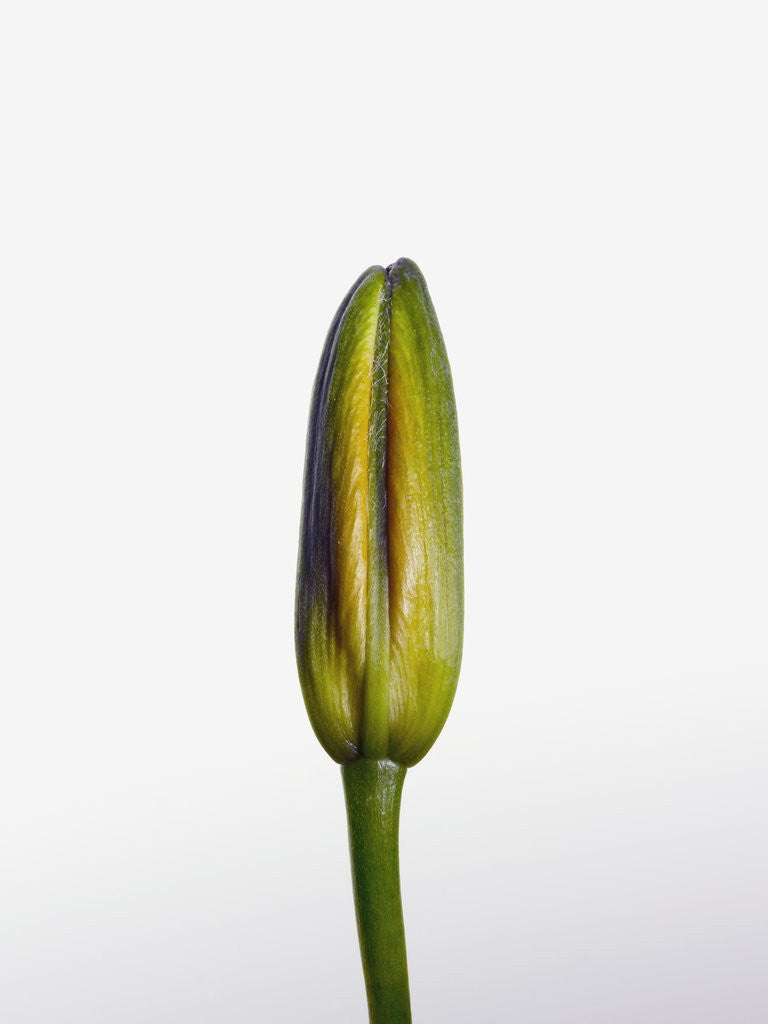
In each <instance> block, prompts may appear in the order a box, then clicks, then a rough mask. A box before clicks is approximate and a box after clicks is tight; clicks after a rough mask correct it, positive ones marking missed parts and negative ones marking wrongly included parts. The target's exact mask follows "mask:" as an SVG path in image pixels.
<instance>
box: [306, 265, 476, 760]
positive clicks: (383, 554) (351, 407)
mask: <svg viewBox="0 0 768 1024" xmlns="http://www.w3.org/2000/svg"><path fill="white" fill-rule="evenodd" d="M462 623H463V566H462V497H461V467H460V459H459V444H458V432H457V425H456V407H455V402H454V397H453V385H452V382H451V371H450V367H449V364H448V358H447V355H446V351H445V345H444V343H443V338H442V335H441V333H440V328H439V326H438V322H437V318H436V316H435V311H434V309H433V307H432V302H431V300H430V298H429V293H428V292H427V287H426V284H425V281H424V278H423V277H422V275H421V273H420V271H419V269H418V267H417V266H416V265H415V264H414V263H412V262H411V261H410V260H399V261H398V262H397V263H395V264H394V265H393V266H392V267H389V268H387V269H386V270H385V269H383V268H382V267H372V268H371V269H370V270H368V271H366V273H364V274H363V275H362V277H360V278H359V279H358V281H357V282H356V283H355V285H354V286H353V288H352V290H351V291H350V292H349V294H348V295H347V297H346V299H345V300H344V302H343V303H342V305H341V307H340V308H339V310H338V312H337V314H336V317H335V319H334V321H333V323H332V325H331V329H330V331H329V334H328V338H327V341H326V344H325V348H324V350H323V354H322V358H321V360H320V367H319V370H318V373H317V379H316V382H315V388H314V393H313V397H312V406H311V412H310V418H309V433H308V439H307V457H306V470H305V481H304V507H303V514H302V526H301V542H300V551H299V567H298V583H297V594H296V650H297V660H298V667H299V675H300V679H301V685H302V690H303V693H304V699H305V702H306V706H307V711H308V713H309V717H310V720H311V722H312V725H313V727H314V729H315V732H316V733H317V736H318V738H319V739H320V742H321V743H322V744H323V746H324V747H325V749H326V750H327V752H328V753H329V754H330V755H331V757H333V758H334V759H335V760H336V761H338V762H340V763H342V764H343V763H346V762H349V761H353V760H355V759H357V758H370V759H376V760H382V759H389V760H391V761H393V762H395V763H396V764H399V765H403V766H409V765H412V764H415V763H416V762H417V761H418V760H420V759H421V758H422V757H423V756H424V754H425V753H426V752H427V751H428V750H429V748H430V747H431V746H432V744H433V743H434V741H435V739H436V738H437V736H438V734H439V732H440V730H441V729H442V727H443V724H444V722H445V719H446V717H447V715H448V712H449V710H450V707H451V702H452V700H453V695H454V692H455V689H456V682H457V679H458V673H459V665H460V661H461V647H462Z"/></svg>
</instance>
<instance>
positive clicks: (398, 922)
mask: <svg viewBox="0 0 768 1024" xmlns="http://www.w3.org/2000/svg"><path fill="white" fill-rule="evenodd" d="M405 771H406V770H405V768H403V767H402V766H401V765H399V764H395V763H394V761H386V760H385V761H371V760H368V759H367V758H359V759H358V760H356V761H350V762H349V763H348V764H345V765H342V768H341V775H342V779H343V780H344V795H345V797H346V801H347V821H348V823H349V852H350V858H351V860H352V885H353V889H354V893H355V911H356V914H357V932H358V936H359V938H360V953H361V956H362V958H363V974H364V975H365V988H366V991H367V993H368V1012H369V1014H370V1024H410V1021H411V1000H410V995H409V992H408V964H407V962H406V957H405V929H404V928H403V905H402V902H401V900H400V866H399V859H398V843H397V834H398V825H399V821H400V794H401V793H402V791H403V780H404V779H405Z"/></svg>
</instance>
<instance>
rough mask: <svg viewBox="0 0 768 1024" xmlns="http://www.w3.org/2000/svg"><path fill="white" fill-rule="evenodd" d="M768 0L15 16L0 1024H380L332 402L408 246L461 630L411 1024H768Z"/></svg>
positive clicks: (4, 317)
mask: <svg viewBox="0 0 768 1024" xmlns="http://www.w3.org/2000/svg"><path fill="white" fill-rule="evenodd" d="M764 11H765V9H764V5H763V4H761V3H739V2H729V3H725V2H722V3H681V2H669V0H665V2H663V3H655V2H646V3H642V4H640V3H637V4H635V3H618V4H617V3H607V2H606V3H594V2H587V3H579V4H566V3H547V2H536V3H519V4H510V5H506V4H490V3H486V2H476V3H473V4H471V5H467V6H466V7H459V6H458V5H451V4H443V5H437V4H425V3H420V2H418V0H411V2H409V3H397V2H394V3H389V4H386V5H381V4H379V5H370V4H367V5H363V4H359V3H351V2H350V3H346V4H342V3H338V2H335V3H330V4H316V5H310V4H306V5H301V4H293V5H291V4H285V5H279V4H273V5H270V6H269V7H267V6H266V5H259V4H258V3H257V2H253V0H252V2H249V3H226V2H219V3H216V4H213V3H194V2H193V3H184V4H181V3H168V2H157V0H155V2H152V3H141V2H133V3H109V4H105V3H78V2H73V3H67V4H57V3H35V2H24V3H21V2H17V3H14V2H9V3H6V4H4V5H3V13H2V24H1V25H0V51H1V52H0V79H1V81H0V103H1V104H2V124H1V126H0V129H1V133H2V134H1V138H0V141H1V142H2V161H1V162H0V175H1V176H2V188H1V189H0V210H1V217H2V222H1V223H0V249H1V253H2V257H1V258H2V267H1V268H0V290H1V293H2V298H1V300H0V318H1V322H0V331H1V337H2V367H0V421H1V422H0V445H1V446H2V456H1V458H2V462H1V465H0V474H1V475H0V481H1V486H2V503H1V504H0V520H1V522H0V591H1V596H2V608H1V609H0V637H1V643H0V657H1V658H2V665H1V677H0V678H1V681H2V701H1V708H0V794H1V795H0V829H1V831H2V837H1V841H0V888H1V889H2V892H0V908H1V912H0V938H1V941H2V951H1V955H0V970H1V971H2V978H0V1019H2V1020H3V1021H4V1022H6V1024H33V1022H34V1024H107V1022H109V1024H129V1022H130V1024H173V1022H177V1021H178V1022H184V1024H222V1022H225V1024H252V1022H256V1021H258V1022H265V1024H272V1022H275V1024H277V1022H289V1024H294V1022H296V1024H304V1022H309V1021H311V1022H313V1024H331V1022H334V1024H339V1022H346V1024H359V1022H361V1021H363V1020H364V1019H365V1009H364V996H363V987H362V975H361V971H360V966H359V960H358V953H357V945H356V936H355V930H354V918H353V908H352V897H351V887H350V879H349V867H348V860H347V849H346V835H345V822H344V811H343V800H342V792H341V784H340V780H339V777H338V769H337V768H336V767H335V766H334V765H333V763H332V762H331V761H330V760H329V759H328V758H327V757H326V755H325V754H324V753H323V751H322V750H321V748H320V746H319V745H318V743H317V742H316V740H315V738H314V736H313V734H312V732H311V730H310V727H309V724H308V721H307V718H306V715H305V712H304V708H303V704H302V701H301V696H300V690H299V685H298V681H297V677H296V671H295V665H294V657H293V585H294V571H295V559H296V546H297V535H298V517H299V506H300V496H301V477H302V466H303V458H304V432H305V427H306V419H307V412H308V408H309V397H310V389H311V384H312V380H313V376H314V372H315V368H316V364H317V360H318V358H319V355H320V350H321V347H322V344H323V340H324V336H325V331H326V329H327V326H328V324H329V322H330V320H331V317H332V315H333V313H334V311H335V308H336V306H337V304H338V302H339V301H340V300H341V298H342V296H343V295H344V293H345V291H346V290H347V288H348V286H349V285H350V284H351V282H352V281H353V280H354V279H355V277H356V276H357V275H358V274H359V273H360V272H361V271H362V270H363V269H364V268H365V267H366V266H368V265H369V264H371V263H384V264H386V263H389V262H392V261H393V260H395V259H396V258H397V257H399V256H410V257H412V258H413V259H415V260H416V261H417V262H418V263H419V264H420V266H421V268H422V270H423V271H424V274H425V275H426V278H427V281H428V283H429V285H430V289H431V292H432V296H433V299H434V302H435V306H436V308H437V311H438V315H439V317H440V320H441V323H442V327H443V331H444V334H445V337H446V343H447V346H448V351H449V355H450V358H451V361H452V365H453V371H454V379H455V386H456V394H457V402H458V408H459V419H460V429H461V437H462V449H463V459H464V478H465V503H466V523H465V526H466V604H467V616H466V640H465V659H464V666H463V672H462V677H461V681H460V684H459V690H458V694H457V698H456V702H455V704H454V708H453V711H452V714H451V716H450V718H449V720H448V724H447V726H446V728H445V730H444V732H443V735H442V736H441V738H440V740H439V741H438V743H437V745H436V746H435V748H434V749H433V750H432V752H431V753H430V754H429V756H428V757H427V758H426V760H425V761H424V762H423V763H422V764H421V765H419V766H418V767H417V768H415V769H414V770H413V771H412V772H410V773H409V776H408V778H407V780H406V788H405V793H404V799H403V821H402V833H401V845H402V874H403V891H404V901H405V912H406V925H407V931H408V941H409V959H410V968H411V977H412V998H413V1006H414V1018H415V1020H416V1022H417V1024H437V1022H440V1024H469V1022H472V1024H476V1022H477V1024H506V1022H513V1024H764V1022H765V1021H766V1020H767V1019H768V980H766V975H765V960H766V951H767V950H768V887H766V885H765V864H766V858H767V857H768V826H767V823H766V812H765V804H766V797H765V789H766V776H767V775H768V773H767V772H766V760H767V758H766V714H767V713H768V700H767V698H766V692H767V687H766V684H767V683H768V648H767V643H766V640H767V637H768V488H767V485H766V467H767V462H766V456H767V455H768V452H767V451H766V449H767V447H768V402H767V401H766V388H767V385H768V374H767V370H768V360H767V357H766V352H767V349H766V344H767V341H768V334H767V332H766V328H767V327H768V305H767V303H766V274H767V272H768V243H767V242H766V239H767V238H768V202H767V198H766V197H767V195H768V187H767V183H768V151H767V148H766V113H767V111H766V106H767V104H766V97H767V96H768V72H767V70H766V69H767V67H768V65H767V64H766V23H765V20H764V17H763V15H764Z"/></svg>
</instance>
